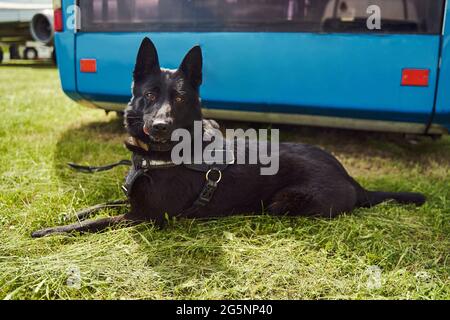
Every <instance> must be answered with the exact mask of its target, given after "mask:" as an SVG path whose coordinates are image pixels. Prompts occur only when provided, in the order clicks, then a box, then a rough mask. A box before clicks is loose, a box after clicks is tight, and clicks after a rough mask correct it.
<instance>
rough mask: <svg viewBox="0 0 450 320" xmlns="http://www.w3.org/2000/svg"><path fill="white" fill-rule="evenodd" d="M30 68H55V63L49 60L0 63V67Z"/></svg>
mask: <svg viewBox="0 0 450 320" xmlns="http://www.w3.org/2000/svg"><path fill="white" fill-rule="evenodd" d="M10 67H13V68H32V69H56V65H55V64H54V63H53V62H51V61H22V60H17V61H8V62H6V63H5V62H3V63H0V68H10Z"/></svg>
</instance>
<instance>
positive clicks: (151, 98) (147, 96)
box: [145, 92, 156, 102]
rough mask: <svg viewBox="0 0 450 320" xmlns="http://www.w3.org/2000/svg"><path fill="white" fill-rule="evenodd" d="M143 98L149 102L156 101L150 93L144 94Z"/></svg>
mask: <svg viewBox="0 0 450 320" xmlns="http://www.w3.org/2000/svg"><path fill="white" fill-rule="evenodd" d="M145 97H146V98H147V99H148V100H149V101H152V102H153V101H155V100H156V95H155V94H153V93H152V92H147V93H146V94H145Z"/></svg>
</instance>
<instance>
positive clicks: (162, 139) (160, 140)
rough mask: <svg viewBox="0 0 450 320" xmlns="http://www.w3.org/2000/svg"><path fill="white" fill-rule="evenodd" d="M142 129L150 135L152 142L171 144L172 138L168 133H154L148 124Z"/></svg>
mask: <svg viewBox="0 0 450 320" xmlns="http://www.w3.org/2000/svg"><path fill="white" fill-rule="evenodd" d="M142 130H143V131H144V133H145V134H146V135H147V136H148V139H149V140H150V142H151V143H152V144H161V145H163V144H170V142H171V141H170V139H169V138H168V137H167V135H154V134H152V133H151V130H150V129H149V128H148V127H147V126H145V125H144V126H143V128H142Z"/></svg>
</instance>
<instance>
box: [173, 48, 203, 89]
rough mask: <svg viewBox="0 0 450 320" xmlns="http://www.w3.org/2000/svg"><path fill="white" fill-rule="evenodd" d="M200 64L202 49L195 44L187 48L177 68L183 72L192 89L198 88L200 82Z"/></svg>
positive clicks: (201, 61) (201, 62)
mask: <svg viewBox="0 0 450 320" xmlns="http://www.w3.org/2000/svg"><path fill="white" fill-rule="evenodd" d="M202 64H203V57H202V49H201V48H200V46H195V47H193V48H192V49H191V50H189V52H188V53H187V54H186V56H185V57H184V59H183V62H182V63H181V65H180V67H179V68H178V70H180V71H181V72H183V74H184V75H185V77H186V78H187V79H188V81H189V82H190V83H191V85H192V86H193V87H194V89H198V88H199V87H200V85H201V84H202Z"/></svg>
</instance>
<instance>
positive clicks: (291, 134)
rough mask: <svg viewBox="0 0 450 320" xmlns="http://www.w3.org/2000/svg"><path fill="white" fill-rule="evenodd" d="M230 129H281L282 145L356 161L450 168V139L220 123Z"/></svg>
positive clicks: (319, 128) (302, 127)
mask: <svg viewBox="0 0 450 320" xmlns="http://www.w3.org/2000/svg"><path fill="white" fill-rule="evenodd" d="M220 125H221V126H223V127H227V128H228V127H229V128H237V127H242V128H244V129H245V128H256V129H258V128H272V129H279V130H280V140H281V141H282V142H299V143H307V144H313V145H319V146H321V147H323V148H324V149H326V150H327V151H329V152H333V153H335V154H338V155H344V156H352V157H355V158H370V157H373V156H377V157H381V158H384V159H387V160H392V161H395V162H398V161H400V162H402V163H403V164H405V165H411V166H416V165H419V166H420V167H426V166H428V165H429V164H430V163H431V162H435V163H438V164H441V165H444V166H450V142H449V139H448V138H447V137H443V138H440V139H432V138H431V137H426V136H409V137H408V136H405V135H404V134H399V133H381V132H369V131H358V130H348V129H334V128H321V127H307V126H292V125H279V124H272V125H271V124H263V123H257V124H255V123H238V122H231V121H221V122H220Z"/></svg>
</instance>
